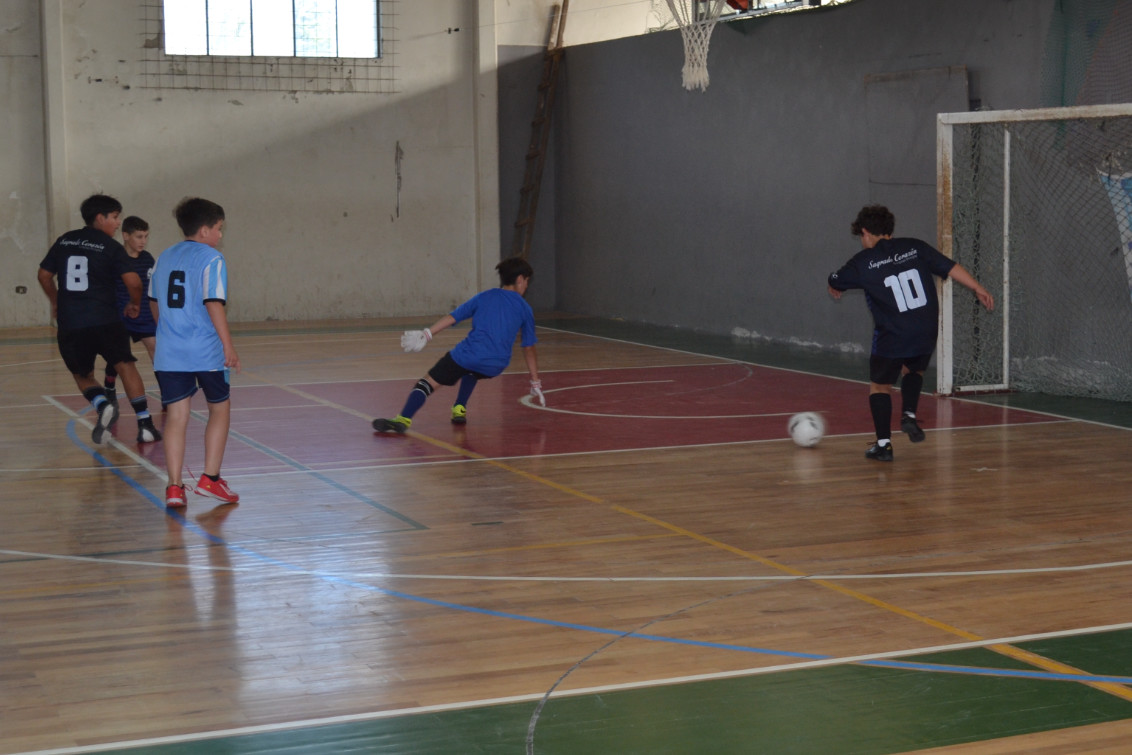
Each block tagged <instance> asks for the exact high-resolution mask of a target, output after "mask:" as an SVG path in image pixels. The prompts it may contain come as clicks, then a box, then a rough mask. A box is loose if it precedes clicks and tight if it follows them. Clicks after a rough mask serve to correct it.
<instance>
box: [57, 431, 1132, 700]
mask: <svg viewBox="0 0 1132 755" xmlns="http://www.w3.org/2000/svg"><path fill="white" fill-rule="evenodd" d="M74 426H75V420H74V419H73V418H72V419H71V421H70V422H69V423H68V425H67V434H68V435H69V436H70V438H71V439H72V440H73V441H74V442H75V444H76V445H78V446H79V447H80V448H82V449H84V450H85V451H86V452H87V453H89V454H90V455H91V456H92V457H94V459H96V460H97V461H98V462H99V463H100V464H102V465H103V466H105V467H107V468H108V469H110V471H111V472H113V473H114V475H115V476H117V477H118V478H119V479H121V480H123V481H125V482H126V484H128V485H129V486H130V487H131V488H133V489H134V490H135V491H137V492H138V493H139V494H140V495H141V496H142V497H143V498H145V499H147V500H149V501H150V502H151V503H152V504H153V505H154V506H155V507H157V508H159V509H161V510H162V511H163V512H164V513H165V515H166V516H168V517H170V518H171V519H174V520H175V521H177V522H178V523H180V524H181V525H182V526H183V527H185V528H186V529H188V530H190V531H191V532H193V533H194V534H197V535H200V536H201V537H203V538H204V539H206V540H207V541H208V542H209V543H211V544H213V545H222V546H224V547H225V548H228V549H229V550H231V551H234V552H236V553H240V554H241V555H244V556H247V557H248V558H251V559H253V560H256V561H260V562H261V563H264V564H269V565H271V566H277V567H279V568H281V569H284V570H286V571H291V572H296V573H299V574H302V575H304V576H310V577H315V578H317V579H321V580H323V581H325V582H330V583H333V584H338V585H343V586H345V587H352V588H355V589H358V590H363V591H366V592H374V593H380V594H382V595H387V596H389V597H392V598H400V599H402V600H408V601H411V602H414V603H423V604H425V605H430V606H435V607H437V608H445V609H449V610H454V611H463V612H465V613H472V614H478V615H480V616H490V617H492V618H497V619H508V620H510V621H522V622H526V623H528V624H538V625H541V626H548V627H555V628H558V629H572V630H575V631H579V632H590V633H593V634H601V635H612V636H618V637H623V638H624V639H638V640H645V641H648V642H664V643H669V644H672V645H684V646H688V647H698V648H707V649H711V650H728V651H734V652H740V653H753V654H756V655H769V656H775V657H782V658H796V659H801V660H833V659H836V656H832V655H823V654H819V653H801V652H795V651H789V650H775V649H772V648H759V647H752V646H749V645H734V644H730V643H723V642H707V641H704V640H690V639H685V638H682V637H669V636H666V635H659V634H643V633H638V632H633V631H625V630H622V629H609V628H606V627H597V626H591V625H589V624H577V623H574V622H569V621H557V620H555V619H543V618H539V617H537V616H527V615H524V614H518V613H509V612H506V611H496V610H493V609H490V608H479V607H477V606H468V605H463V604H460V603H452V602H450V601H447V600H438V599H436V598H426V597H424V596H421V595H413V594H412V593H407V592H401V591H399V590H391V589H389V588H386V587H378V586H377V585H369V584H366V583H364V582H357V581H355V580H352V579H347V578H345V577H336V576H333V575H329V574H312V573H311V571H310V570H308V569H303V568H301V567H299V566H296V565H295V564H290V563H287V562H286V561H280V560H279V559H277V558H273V557H271V556H266V555H264V554H262V553H258V552H256V551H253V550H251V549H249V548H245V547H244V546H241V545H237V544H234V543H229V542H228V541H227V540H225V539H224V538H222V537H220V536H218V535H213V534H212V533H210V532H207V531H206V530H204V529H203V528H201V527H200V526H198V525H197V524H195V523H193V522H191V521H189V520H187V519H186V518H185V517H184V516H183V515H181V514H179V513H177V512H174V511H170V510H169V509H168V508H166V507H165V502H164V501H162V500H160V499H158V497H157V496H155V495H154V494H153V493H151V492H150V491H149V490H146V489H145V488H144V487H142V485H141V484H140V483H138V482H137V481H136V480H134V479H133V478H132V477H130V476H129V475H127V474H126V473H125V472H124V471H122V470H121V469H119V468H117V467H115V466H114V464H113V463H112V462H111V461H110V460H109V459H107V458H106V457H105V456H103V455H102V454H101V453H99V452H98V451H95V450H94V449H93V448H91V447H90V446H88V445H87V444H86V443H84V442H82V441H81V440H79V438H78V436H77V435H76V434H75V431H74ZM379 508H380V507H379ZM853 663H854V665H859V666H875V667H880V668H891V669H902V670H907V671H926V672H931V673H948V674H966V675H970V676H1002V677H1013V678H1018V679H1035V680H1045V681H1064V682H1079V683H1083V682H1107V683H1111V684H1129V685H1132V677H1130V676H1109V675H1099V674H1066V673H1056V672H1052V671H1028V670H1024V669H1003V668H993V667H982V666H956V665H951V664H946V663H919V662H915V661H898V660H883V659H877V660H865V661H853ZM798 670H801V669H798Z"/></svg>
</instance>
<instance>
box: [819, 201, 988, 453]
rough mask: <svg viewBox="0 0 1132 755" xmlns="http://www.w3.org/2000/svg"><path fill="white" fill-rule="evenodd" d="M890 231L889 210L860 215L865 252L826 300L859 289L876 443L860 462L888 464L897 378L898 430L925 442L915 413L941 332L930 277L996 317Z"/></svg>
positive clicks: (915, 245)
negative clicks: (869, 340)
mask: <svg viewBox="0 0 1132 755" xmlns="http://www.w3.org/2000/svg"><path fill="white" fill-rule="evenodd" d="M895 227H896V219H895V218H894V217H893V215H892V213H891V212H889V210H888V208H887V207H883V206H881V205H869V206H867V207H864V208H862V209H861V211H860V212H859V213H857V219H856V220H854V221H853V225H852V227H851V231H852V233H853V235H854V236H860V237H861V246H862V247H863V249H862V251H860V252H858V253H857V254H856V255H854V256H853V258H852V259H850V260H849V261H848V262H847V263H845V266H844V267H842V268H841V269H840V270H838V271H837V272H835V273H833V274H832V275H830V276H829V293H830V296H832V297H833V298H834V299H840V298H841V294H842V293H843V292H845V291H848V290H849V289H853V288H860V289H864V291H865V303H866V304H868V306H869V311H870V312H871V313H872V315H873V323H874V330H873V345H872V354H871V356H870V358H869V381H870V382H869V411H870V412H871V414H872V417H873V425H874V427H875V428H876V436H877V440H876V443H875V444H873V446H872V447H870V448H869V450H868V451H866V452H865V457H866V458H869V459H876V460H877V461H892V443H891V438H892V430H891V423H892V387H893V386H894V385H895V384H896V381H897V379H898V378H900V376H901V374H903V376H904V378H903V380H901V382H900V396H901V404H902V410H901V419H900V429H901V430H902V431H903V432H905V433H906V434H907V435H908V438H909V440H911V441H912V442H913V443H919V442H920V441H922V440H923V439H924V431H923V429H922V428H921V427H920V425H919V423H918V422H917V421H916V407H917V406H918V404H919V401H920V392H921V390H922V388H923V385H924V370H926V369H927V367H928V362H930V361H931V358H932V353H933V352H934V351H935V342H936V336H937V334H938V332H939V330H938V328H939V325H938V320H939V300H938V297H937V296H936V287H935V280H934V278H933V276H939V277H940V278H947V277H950V278H951V280H953V281H955V282H956V283H959V284H960V285H963V286H966V287H967V288H969V289H971V290H972V291H974V292H975V296H976V297H978V299H979V302H980V303H981V304H982V305H983V306H984V307H986V308H987V309H988V310H993V309H994V297H993V296H991V295H990V293H988V292H987V290H986V289H985V288H983V287H982V286H981V285H980V284H979V282H978V281H977V280H975V279H974V277H972V276H971V274H970V273H969V272H967V270H966V269H964V268H963V266H962V265H959V264H957V263H956V262H955V261H954V260H952V259H949V258H947V257H945V256H943V255H942V254H940V253H939V252H938V251H937V250H936V249H935V248H934V247H932V246H931V245H930V244H928V243H926V242H924V241H920V240H919V239H910V238H896V239H894V238H892V232H893V230H894V229H895Z"/></svg>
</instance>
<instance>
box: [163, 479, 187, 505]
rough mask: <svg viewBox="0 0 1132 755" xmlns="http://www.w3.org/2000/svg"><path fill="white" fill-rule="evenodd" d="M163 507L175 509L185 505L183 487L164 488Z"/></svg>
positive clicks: (171, 486)
mask: <svg viewBox="0 0 1132 755" xmlns="http://www.w3.org/2000/svg"><path fill="white" fill-rule="evenodd" d="M165 505H166V507H168V508H171V509H176V508H180V507H181V506H184V505H185V486H184V485H170V486H169V487H167V488H165Z"/></svg>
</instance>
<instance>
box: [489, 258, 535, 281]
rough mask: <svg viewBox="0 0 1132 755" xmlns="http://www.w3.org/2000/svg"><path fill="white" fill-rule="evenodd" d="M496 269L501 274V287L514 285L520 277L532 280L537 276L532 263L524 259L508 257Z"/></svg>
mask: <svg viewBox="0 0 1132 755" xmlns="http://www.w3.org/2000/svg"><path fill="white" fill-rule="evenodd" d="M495 269H496V270H497V271H498V272H499V285H501V286H511V285H514V283H515V280H516V279H517V278H518V277H519V276H520V275H522V276H523V277H524V278H530V277H531V276H532V275H534V274H535V271H534V269H533V268H532V267H531V263H529V262H527V261H526V260H525V259H523V258H522V257H508V258H507V259H505V260H503V261H502V262H500V263H499V264H498V265H496V266H495Z"/></svg>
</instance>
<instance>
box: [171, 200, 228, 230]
mask: <svg viewBox="0 0 1132 755" xmlns="http://www.w3.org/2000/svg"><path fill="white" fill-rule="evenodd" d="M173 217H175V218H177V225H178V226H180V227H181V233H183V234H185V237H186V238H187V237H189V236H195V235H196V233H197V231H199V230H200V229H201V228H204V227H206V226H209V227H211V226H214V225H216V224H217V223H219V222H220V221H221V220H223V219H224V208H223V207H221V206H220V205H218V204H216V202H210V201H208V200H207V199H201V198H200V197H185V198H184V199H182V200H181V203H180V204H178V205H177V207H176V208H174V210H173Z"/></svg>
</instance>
